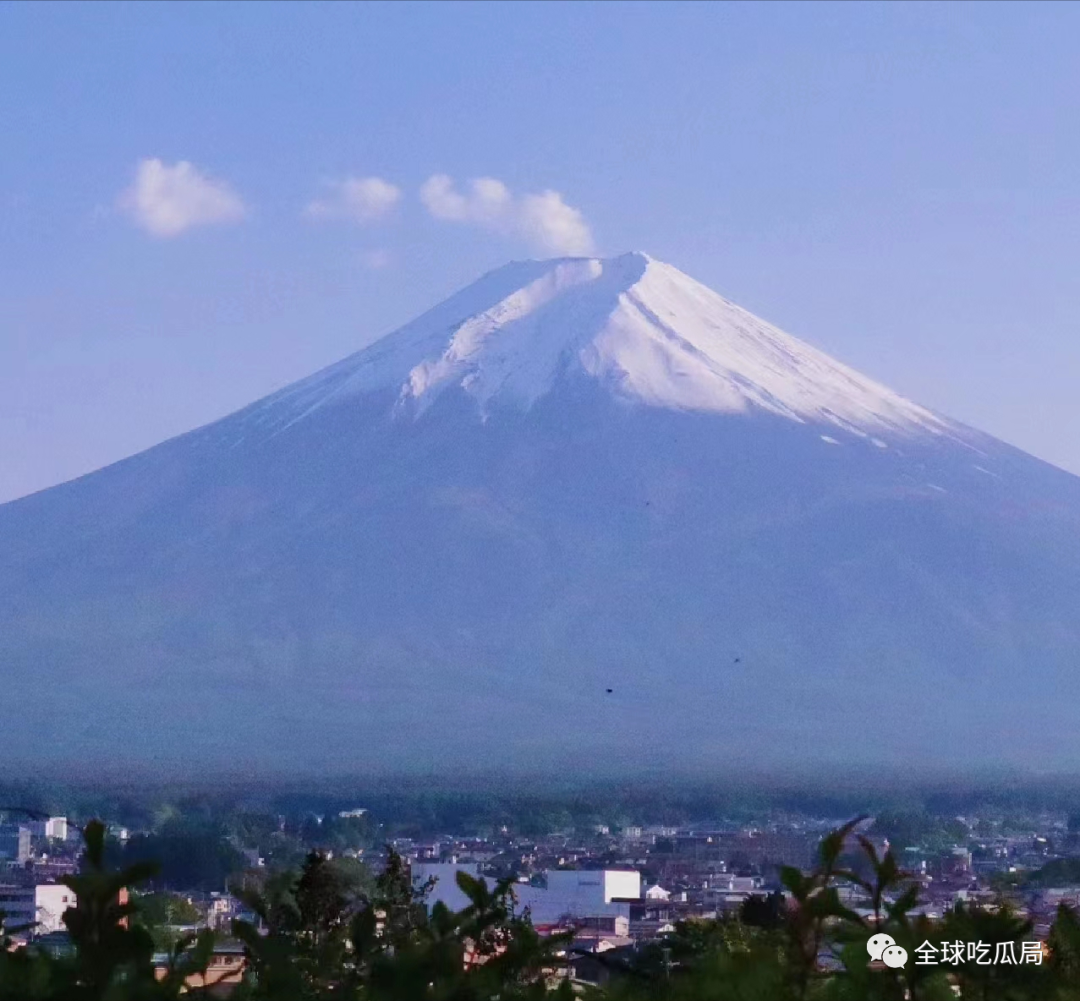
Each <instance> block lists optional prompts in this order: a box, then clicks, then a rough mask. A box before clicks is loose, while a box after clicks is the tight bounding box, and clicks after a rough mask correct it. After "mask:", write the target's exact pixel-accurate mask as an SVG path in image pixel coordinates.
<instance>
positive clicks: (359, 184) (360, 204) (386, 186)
mask: <svg viewBox="0 0 1080 1001" xmlns="http://www.w3.org/2000/svg"><path fill="white" fill-rule="evenodd" d="M324 188H325V192H324V194H323V197H321V198H316V199H314V200H313V201H310V202H308V204H307V206H306V207H305V208H304V215H306V216H307V217H308V218H309V219H349V220H351V221H352V222H358V223H369V222H374V221H375V220H377V219H382V218H384V217H385V216H387V215H389V214H390V213H391V212H392V211H393V209H394V206H395V205H397V203H398V201H399V200H400V199H401V189H400V188H399V187H397V186H396V185H394V184H391V183H390V182H389V181H384V180H383V179H382V178H381V177H346V178H345V179H344V180H342V181H328V182H326V183H325V184H324Z"/></svg>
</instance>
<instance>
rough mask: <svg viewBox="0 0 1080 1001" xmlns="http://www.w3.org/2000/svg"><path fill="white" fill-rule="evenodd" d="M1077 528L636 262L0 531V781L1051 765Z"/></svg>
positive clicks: (423, 330)
mask: <svg viewBox="0 0 1080 1001" xmlns="http://www.w3.org/2000/svg"><path fill="white" fill-rule="evenodd" d="M1078 529H1080V480H1077V479H1076V478H1075V477H1072V476H1069V475H1068V474H1066V473H1064V472H1062V471H1060V470H1057V469H1055V468H1053V467H1050V466H1048V465H1046V464H1044V463H1042V462H1039V461H1038V460H1036V459H1033V458H1031V457H1029V456H1026V455H1024V454H1023V453H1021V452H1019V451H1017V450H1015V449H1012V448H1010V447H1009V446H1006V445H1004V444H1002V443H1001V442H998V441H996V440H994V439H992V438H989V437H988V436H985V435H982V434H980V433H978V432H976V431H973V430H971V429H968V428H965V427H963V426H961V425H957V424H955V423H953V422H951V421H948V420H947V419H945V418H942V417H940V416H939V415H936V414H934V413H932V412H930V411H927V410H925V409H924V408H921V407H919V406H917V405H915V404H913V403H911V402H909V401H907V400H905V399H903V398H902V397H899V396H897V395H896V394H895V393H892V392H891V391H889V390H887V389H885V388H884V387H882V386H879V385H878V384H876V383H874V382H873V381H871V380H869V379H866V378H865V377H863V376H861V375H859V374H858V373H855V372H853V371H851V370H850V369H848V368H846V367H845V366H842V365H840V364H838V363H836V362H834V361H833V360H831V359H829V358H828V357H827V356H825V355H823V354H821V353H820V352H818V351H816V350H814V349H812V348H810V347H809V346H808V345H805V344H803V343H802V342H800V341H798V340H796V339H795V338H792V337H789V336H788V335H786V334H784V333H782V332H781V331H778V330H776V328H774V327H771V326H769V325H768V324H766V323H763V322H762V321H760V320H758V319H756V318H755V317H753V316H751V315H750V314H748V313H746V312H745V311H744V310H741V309H740V308H739V307H737V306H734V305H733V304H731V303H729V302H727V301H726V300H724V299H722V298H721V297H720V296H717V295H716V294H715V293H713V292H711V291H709V290H708V289H705V288H704V287H703V286H701V285H699V284H697V283H696V282H693V281H692V280H691V279H689V278H687V277H686V276H685V275H683V274H681V273H680V272H678V271H676V270H675V269H673V268H671V267H669V266H667V265H663V264H660V263H659V262H656V261H652V260H650V259H649V258H647V257H646V256H645V255H641V254H629V255H624V256H622V257H619V258H614V259H611V260H605V261H598V260H562V261H551V262H527V263H519V264H512V265H508V266H507V267H506V268H502V269H499V270H498V271H495V272H492V273H491V274H489V275H487V276H485V277H484V278H482V279H480V280H479V281H478V282H476V283H475V284H474V285H472V286H470V287H469V288H467V289H465V290H463V291H462V292H460V293H458V294H457V295H455V296H453V297H451V298H450V299H449V300H447V301H446V302H445V303H443V304H442V305H440V306H438V307H436V308H435V309H433V310H431V311H429V312H428V313H426V314H424V315H423V316H422V317H420V318H419V319H418V320H416V321H414V322H413V323H411V324H409V325H407V326H406V327H404V328H402V329H401V330H399V331H397V332H395V333H393V334H391V335H389V336H388V337H386V338H384V339H382V340H381V341H379V342H377V343H376V344H374V345H372V346H371V347H369V348H367V349H365V350H364V351H361V352H358V353H357V354H356V355H354V356H351V357H350V358H347V359H345V360H344V361H342V362H340V363H338V364H337V365H335V366H332V367H331V368H329V369H327V370H324V371H323V372H321V373H317V374H316V375H314V376H312V377H310V378H308V379H305V380H302V381H301V382H299V383H296V384H295V385H294V386H291V387H288V388H287V389H285V390H283V391H281V392H279V393H276V394H274V395H273V396H271V397H268V398H267V399H265V400H262V401H259V402H257V403H255V404H252V405H251V406H250V407H247V408H245V409H244V410H242V411H239V412H238V413H236V414H234V415H231V416H230V417H227V418H225V419H224V420H221V421H218V422H216V423H214V424H211V425H208V426H207V427H205V428H201V429H199V430H197V431H194V432H191V433H189V434H187V435H184V436H181V437H180V438H177V439H174V440H172V441H169V442H165V443H163V444H162V445H160V446H158V447H156V448H154V449H151V450H149V451H147V452H145V453H142V454H140V455H137V456H134V457H132V458H130V459H128V460H125V461H124V462H121V463H118V464H116V465H114V466H111V467H108V468H106V469H104V470H101V471H99V472H97V473H94V474H92V475H90V476H87V477H83V478H81V479H79V480H76V481H73V482H72V483H68V484H64V485H62V486H59V487H56V488H53V489H52V490H48V491H44V492H42V493H40V494H37V495H34V496H32V497H29V498H25V499H23V500H21V501H17V502H14V503H11V504H7V505H4V506H2V507H0V671H2V677H3V679H4V682H5V689H4V690H5V693H6V696H5V698H4V699H3V700H2V701H0V756H5V757H6V758H8V759H11V758H19V757H20V756H23V757H26V758H27V759H30V758H39V757H45V758H48V757H51V758H53V759H56V760H64V759H75V758H77V757H79V756H81V755H83V754H85V753H87V752H88V751H95V750H96V751H97V752H99V753H101V754H104V755H106V756H108V757H110V758H112V759H116V758H129V759H131V760H146V759H147V758H153V759H161V760H167V759H171V760H176V759H183V760H185V761H188V762H192V761H200V762H204V763H205V764H207V765H211V766H213V765H218V766H220V765H222V764H225V763H228V762H231V761H237V760H239V761H246V762H256V763H259V764H260V765H262V766H264V767H324V768H325V767H331V766H333V767H340V768H355V767H381V768H386V767H434V766H451V765H456V764H461V763H468V764H470V765H472V766H473V767H479V768H483V767H490V766H493V765H499V766H517V767H521V768H525V767H539V766H544V765H553V764H556V763H560V764H568V763H569V764H571V765H572V766H573V767H587V768H604V769H608V768H619V767H630V766H637V765H651V764H664V765H667V766H670V767H679V768H697V767H701V768H715V767H726V766H730V765H731V763H733V762H754V763H758V764H768V763H771V764H785V763H791V762H793V761H799V762H804V763H805V762H807V761H822V762H824V761H852V760H854V761H859V762H866V763H871V764H872V763H874V762H893V763H896V762H900V761H903V762H918V761H922V762H924V763H939V762H942V761H945V760H947V761H949V762H953V763H960V762H972V761H979V762H986V761H987V760H997V761H1027V762H1040V763H1046V762H1057V763H1065V762H1075V761H1077V760H1078V759H1080V738H1075V737H1073V736H1072V727H1071V721H1070V719H1069V709H1068V707H1069V699H1070V696H1074V695H1076V694H1080V693H1078V687H1080V686H1078V681H1077V671H1076V664H1077V663H1078V662H1080V660H1078V655H1080V626H1078V617H1077V612H1076V610H1077V608H1078V607H1080V573H1078V571H1080V541H1078V540H1080V531H1078ZM608 688H611V689H612V692H611V693H610V694H609V693H608V692H607V689H608ZM30 749H32V751H31V750H30Z"/></svg>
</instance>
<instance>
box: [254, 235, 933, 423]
mask: <svg viewBox="0 0 1080 1001" xmlns="http://www.w3.org/2000/svg"><path fill="white" fill-rule="evenodd" d="M571 373H573V374H577V375H581V374H585V375H587V376H589V377H591V378H593V379H595V380H596V381H597V382H599V383H600V384H602V385H603V386H605V387H607V388H608V390H609V391H610V392H611V393H613V394H614V395H616V396H617V397H619V398H621V399H623V400H626V401H629V402H632V403H636V404H639V405H645V406H650V407H661V408H668V409H677V410H686V411H700V412H712V413H731V414H740V413H742V414H746V413H752V412H753V411H755V410H758V411H768V412H770V413H773V414H778V415H781V416H783V417H786V418H789V419H791V420H795V421H800V422H813V423H824V424H830V425H833V426H839V427H842V428H845V429H847V430H850V431H855V432H857V433H862V434H875V433H882V432H886V431H891V432H894V433H896V432H900V433H912V432H917V431H921V432H929V433H934V434H939V433H941V432H942V431H943V430H945V429H946V428H947V427H948V425H947V424H946V422H944V421H943V420H942V419H941V418H939V417H938V416H937V415H935V414H933V413H932V412H930V411H928V410H926V409H924V408H923V407H920V406H918V405H916V404H914V403H912V402H910V401H909V400H906V399H904V398H903V397H901V396H899V395H897V394H896V393H893V392H892V391H891V390H889V389H887V388H885V387H884V386H882V385H880V384H878V383H876V382H874V381H873V380H871V379H868V378H866V377H865V376H863V375H860V374H859V373H858V372H855V371H854V370H852V369H850V368H848V367H847V366H845V365H842V364H840V363H839V362H836V361H834V360H833V359H831V358H830V357H828V356H827V355H826V354H824V353H823V352H821V351H818V350H817V349H815V348H812V347H811V346H809V345H808V344H805V343H804V342H802V341H800V340H798V339H796V338H794V337H791V336H790V335H788V334H785V333H784V332H783V331H781V330H779V329H777V328H776V327H774V326H772V325H770V324H768V323H766V322H764V321H763V320H760V319H758V318H757V317H755V316H753V315H752V314H751V313H748V312H747V311H746V310H744V309H741V308H740V307H739V306H736V305H735V304H733V303H731V302H728V301H727V300H726V299H724V298H723V297H722V296H720V295H717V294H716V293H715V292H713V291H712V290H710V289H708V288H706V287H705V286H704V285H701V284H700V283H699V282H696V281H694V280H693V279H692V278H689V277H688V276H687V275H685V274H683V273H682V272H681V271H679V270H677V269H676V268H673V267H671V266H670V265H668V264H663V263H661V262H659V261H656V260H653V259H652V258H650V257H649V256H648V255H646V254H643V253H640V252H634V253H629V254H623V255H621V256H619V257H613V258H607V259H600V258H562V259H556V260H551V261H539V262H536V261H529V262H517V263H513V264H509V265H507V266H506V267H504V268H500V269H498V270H496V271H493V272H491V273H489V274H488V275H485V276H484V277H483V278H481V279H480V280H479V281H477V282H475V283H474V284H473V285H470V286H469V287H468V288H466V289H464V290H462V291H461V292H459V293H457V294H456V295H454V296H452V297H451V298H450V299H447V300H446V301H445V302H444V303H442V304H441V305H439V306H436V307H435V308H434V309H432V310H430V311H428V312H427V313H425V314H424V315H423V316H421V317H419V318H418V319H417V320H415V321H413V322H412V323H410V324H407V325H406V326H404V327H402V328H401V329H400V330H397V331H395V332H394V333H392V334H389V335H388V336H386V337H384V338H382V339H381V340H379V341H377V342H375V343H374V344H372V345H371V346H370V347H368V348H366V349H364V350H362V351H360V352H358V353H357V354H355V355H352V356H350V357H349V358H346V359H345V360H344V361H342V362H339V363H338V364H337V365H334V366H332V367H331V368H329V369H326V370H324V371H323V372H321V373H318V374H316V375H314V376H312V377H311V378H309V379H305V380H303V381H302V382H300V383H297V384H295V385H294V386H292V387H290V388H288V389H286V390H283V391H282V392H281V393H278V394H275V396H273V397H271V398H269V399H268V400H267V401H265V405H269V406H271V407H272V409H273V410H275V411H278V407H280V406H281V405H283V404H284V405H285V406H286V407H287V409H288V410H289V411H290V417H289V422H290V423H291V422H292V421H295V420H296V419H299V418H301V417H302V416H303V414H305V413H307V412H310V411H311V410H312V409H316V408H319V407H322V406H326V405H330V404H333V403H338V402H343V401H345V400H348V399H350V398H352V397H354V396H355V395H357V394H366V393H369V392H372V391H375V390H386V389H393V390H395V391H396V394H397V398H398V409H399V411H400V410H403V411H405V412H408V413H412V414H414V415H417V414H421V413H423V411H424V410H426V409H427V407H428V406H429V405H430V404H431V403H432V402H433V401H434V400H435V398H436V397H438V395H439V394H440V393H443V392H445V391H447V390H448V389H453V388H457V389H458V390H460V391H463V392H465V393H467V394H468V395H469V396H471V397H472V398H473V399H474V400H475V402H476V404H477V407H478V408H479V409H480V411H481V412H483V413H490V412H491V411H493V410H494V409H496V408H498V407H502V406H513V407H518V408H528V407H530V406H531V405H532V404H533V403H535V402H536V400H538V399H539V398H540V397H542V396H544V395H545V394H547V393H548V392H549V391H550V390H551V389H552V387H553V386H554V385H555V384H556V383H557V382H558V381H559V379H560V378H562V377H564V376H566V375H567V374H571ZM278 413H279V414H280V411H278Z"/></svg>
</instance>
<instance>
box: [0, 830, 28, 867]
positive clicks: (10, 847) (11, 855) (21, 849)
mask: <svg viewBox="0 0 1080 1001" xmlns="http://www.w3.org/2000/svg"><path fill="white" fill-rule="evenodd" d="M31 834H32V832H31V830H30V828H29V827H27V826H26V825H25V824H0V859H8V860H10V861H12V862H16V863H18V864H19V865H22V864H23V863H24V862H26V861H27V859H29V858H30V856H31V855H32V854H33V852H32V850H31V843H30V839H31Z"/></svg>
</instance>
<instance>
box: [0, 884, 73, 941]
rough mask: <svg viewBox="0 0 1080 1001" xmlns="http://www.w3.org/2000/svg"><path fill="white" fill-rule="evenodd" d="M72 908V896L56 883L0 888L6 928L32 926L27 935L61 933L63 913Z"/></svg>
mask: <svg viewBox="0 0 1080 1001" xmlns="http://www.w3.org/2000/svg"><path fill="white" fill-rule="evenodd" d="M74 906H75V894H74V892H73V891H71V890H69V889H68V888H67V887H66V886H62V885H61V884H59V883H39V884H38V885H37V886H0V911H3V912H4V913H5V915H6V916H5V918H4V924H5V926H6V927H8V928H18V927H21V926H23V925H32V926H33V927H32V928H31V929H30V932H29V934H30V935H47V934H49V933H50V932H54V931H62V930H63V928H64V911H66V910H67V909H68V908H69V907H74Z"/></svg>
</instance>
